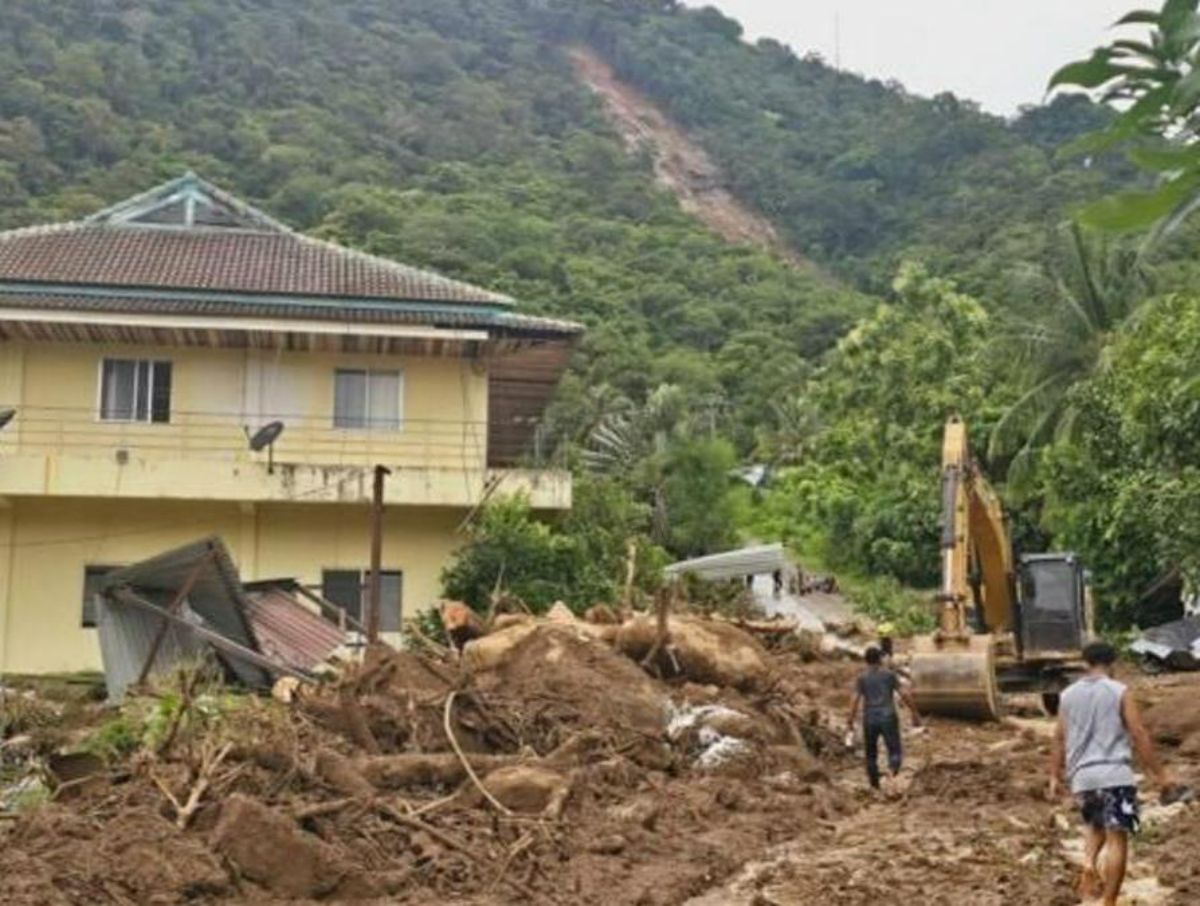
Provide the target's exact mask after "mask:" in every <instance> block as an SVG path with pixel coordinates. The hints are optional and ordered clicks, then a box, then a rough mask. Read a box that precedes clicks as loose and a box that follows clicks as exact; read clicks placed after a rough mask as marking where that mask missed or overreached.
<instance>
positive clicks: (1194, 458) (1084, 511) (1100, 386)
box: [1043, 294, 1200, 625]
mask: <svg viewBox="0 0 1200 906" xmlns="http://www.w3.org/2000/svg"><path fill="white" fill-rule="evenodd" d="M1198 343H1200V306H1198V305H1197V299H1196V297H1195V296H1194V295H1185V294H1178V295H1169V296H1165V297H1162V298H1160V299H1157V300H1155V301H1154V302H1152V303H1149V304H1148V305H1147V307H1146V309H1145V311H1144V312H1143V315H1142V316H1141V317H1140V318H1139V319H1138V320H1137V322H1136V323H1133V324H1129V325H1127V327H1126V328H1125V329H1124V330H1123V331H1122V332H1121V334H1120V335H1119V336H1118V337H1117V338H1116V340H1115V342H1114V343H1113V346H1112V349H1111V361H1112V365H1111V367H1110V368H1108V369H1107V370H1105V371H1104V372H1102V373H1100V374H1098V375H1096V376H1095V377H1093V379H1092V380H1090V381H1088V382H1086V383H1085V384H1082V385H1080V386H1079V387H1078V388H1077V389H1076V391H1075V394H1076V395H1077V400H1076V404H1077V406H1078V408H1079V411H1080V425H1079V430H1078V431H1077V433H1076V437H1075V439H1074V440H1073V441H1072V442H1066V441H1060V442H1059V443H1058V444H1056V445H1055V446H1054V447H1052V448H1051V449H1050V451H1049V453H1048V456H1047V463H1046V469H1045V474H1044V476H1043V482H1044V485H1045V488H1046V495H1047V497H1046V499H1047V506H1046V523H1047V525H1048V527H1050V528H1051V529H1052V530H1053V531H1054V532H1055V534H1056V537H1057V539H1058V541H1059V543H1060V546H1067V547H1074V548H1076V549H1078V550H1079V552H1080V553H1081V554H1083V555H1084V557H1085V558H1086V560H1087V562H1088V564H1089V566H1090V567H1091V568H1092V570H1093V572H1094V573H1095V575H1096V577H1097V586H1098V589H1099V590H1100V593H1101V594H1100V601H1101V604H1102V605H1103V607H1104V611H1103V612H1104V615H1105V617H1106V619H1108V620H1109V621H1110V622H1111V623H1113V624H1115V625H1129V624H1130V623H1134V622H1136V623H1140V624H1141V625H1152V624H1153V623H1155V622H1160V621H1162V620H1163V619H1165V618H1168V617H1170V616H1172V614H1170V613H1163V612H1161V611H1154V610H1146V593H1147V591H1148V590H1149V589H1150V588H1152V587H1153V586H1154V584H1155V583H1156V582H1157V580H1159V579H1160V578H1161V577H1162V576H1163V575H1165V574H1168V573H1171V572H1174V571H1179V572H1181V573H1182V574H1183V575H1185V576H1187V577H1188V578H1189V579H1190V580H1192V581H1193V582H1194V581H1195V579H1196V578H1200V379H1198V378H1197V354H1196V350H1197V349H1198V348H1200V346H1198V345H1197V344H1198Z"/></svg>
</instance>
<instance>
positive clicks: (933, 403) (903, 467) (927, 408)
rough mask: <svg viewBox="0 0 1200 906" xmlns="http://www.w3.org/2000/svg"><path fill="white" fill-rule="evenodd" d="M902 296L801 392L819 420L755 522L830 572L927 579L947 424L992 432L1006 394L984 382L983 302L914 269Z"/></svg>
mask: <svg viewBox="0 0 1200 906" xmlns="http://www.w3.org/2000/svg"><path fill="white" fill-rule="evenodd" d="M896 292H897V296H898V299H897V302H896V303H895V304H893V305H884V306H880V308H879V310H878V311H877V312H876V313H875V314H874V315H873V316H872V317H870V318H868V319H866V320H864V321H863V322H861V323H860V324H859V325H858V326H857V327H855V328H854V330H852V331H851V332H850V333H849V334H848V335H847V336H846V337H845V338H844V339H843V340H842V341H841V342H840V343H839V344H838V347H837V349H836V350H835V351H834V352H833V353H832V354H831V355H830V356H829V358H828V360H827V361H826V363H825V364H824V366H823V367H822V368H821V369H820V371H818V372H817V373H816V374H815V375H814V376H813V378H812V380H811V381H810V382H809V383H808V384H807V385H806V386H805V387H804V389H803V390H802V391H801V395H802V397H803V398H804V399H805V400H806V402H807V403H808V405H809V406H811V407H812V410H813V413H814V424H815V425H816V426H817V427H816V430H815V432H814V433H813V434H812V435H810V436H809V437H808V438H807V439H806V442H807V443H808V444H809V448H808V451H807V453H806V454H805V455H803V456H802V457H801V461H800V462H799V463H798V464H797V465H796V466H795V467H793V468H790V469H788V470H786V471H785V472H784V473H783V475H782V477H781V478H780V479H779V484H778V486H777V489H776V491H775V492H774V493H773V494H771V495H770V497H769V498H768V500H767V502H766V503H765V505H764V506H763V507H762V508H761V511H760V519H761V524H760V526H759V529H760V533H761V534H763V535H766V536H782V537H784V538H786V539H788V540H789V541H792V542H794V543H796V544H797V546H799V547H800V548H801V549H802V550H805V551H806V552H807V553H809V554H810V555H814V556H816V557H817V559H818V560H819V561H820V562H822V563H823V564H824V565H826V566H828V567H830V568H833V569H843V570H844V569H850V570H852V571H861V572H867V573H872V574H882V575H890V576H894V577H896V578H899V579H901V580H903V581H904V582H907V583H910V584H914V585H918V586H921V587H932V586H934V585H936V584H937V577H938V572H937V571H938V566H939V561H938V558H937V555H936V552H937V549H938V522H939V518H940V503H941V501H940V498H939V496H938V494H937V487H938V481H939V478H938V474H939V468H940V464H941V439H942V428H943V425H944V424H945V421H946V419H947V418H949V417H950V416H953V415H959V416H962V417H963V418H965V419H966V420H967V424H968V426H969V428H970V429H973V430H975V431H976V432H977V433H978V434H979V436H981V437H986V435H987V430H988V428H989V427H990V425H991V423H993V422H994V421H995V419H996V416H997V412H998V408H999V406H1000V404H1001V402H1002V400H1003V396H1002V393H1003V391H1002V390H1000V389H998V388H996V387H994V386H991V385H992V384H994V382H993V381H991V380H989V375H988V372H987V368H986V365H987V360H986V357H985V356H984V354H983V352H984V348H985V345H986V343H987V340H988V336H989V327H990V325H989V320H990V319H989V317H988V315H987V313H986V311H985V310H984V309H983V307H982V306H981V305H980V304H979V303H978V302H977V301H975V300H974V299H972V298H970V297H968V296H964V295H962V294H960V293H958V292H956V291H955V289H954V287H953V286H952V285H951V284H949V283H948V282H946V281H945V280H941V279H934V278H931V277H930V276H929V275H928V274H926V273H925V272H923V271H921V270H920V269H918V268H912V267H910V268H907V269H905V271H904V272H903V273H902V274H901V276H900V277H899V279H898V280H897V281H896Z"/></svg>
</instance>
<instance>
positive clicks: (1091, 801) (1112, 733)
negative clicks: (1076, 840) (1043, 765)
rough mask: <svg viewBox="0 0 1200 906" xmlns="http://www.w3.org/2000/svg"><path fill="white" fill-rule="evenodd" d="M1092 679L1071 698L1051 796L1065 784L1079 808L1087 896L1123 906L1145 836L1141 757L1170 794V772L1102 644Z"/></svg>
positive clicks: (1076, 686) (1087, 658) (1060, 731)
mask: <svg viewBox="0 0 1200 906" xmlns="http://www.w3.org/2000/svg"><path fill="white" fill-rule="evenodd" d="M1083 660H1084V663H1085V664H1087V668H1088V672H1087V675H1086V676H1084V677H1083V678H1081V679H1079V680H1077V681H1076V682H1075V683H1073V684H1072V685H1071V686H1070V687H1069V688H1068V689H1067V691H1066V692H1064V693H1063V695H1062V699H1061V704H1060V707H1059V714H1058V726H1057V730H1056V732H1055V737H1054V746H1053V752H1052V756H1051V764H1050V794H1051V798H1052V799H1057V798H1058V796H1059V795H1060V793H1061V792H1062V790H1063V788H1064V785H1066V784H1069V786H1070V791H1071V793H1072V794H1073V795H1074V796H1075V799H1076V801H1077V803H1078V805H1079V810H1080V814H1081V816H1082V819H1083V830H1084V864H1083V874H1082V876H1081V877H1080V881H1079V893H1080V896H1082V897H1083V899H1084V900H1093V901H1094V900H1095V899H1096V898H1102V902H1103V903H1104V906H1116V903H1117V899H1118V897H1119V896H1120V894H1121V886H1122V885H1123V884H1124V882H1125V869H1126V864H1127V862H1128V859H1129V838H1130V836H1131V835H1133V834H1135V833H1137V830H1138V826H1139V820H1140V815H1139V806H1138V791H1137V782H1136V780H1135V778H1134V774H1133V757H1134V753H1135V752H1136V753H1137V757H1138V761H1139V762H1140V764H1141V766H1142V768H1143V770H1144V771H1145V772H1146V773H1147V774H1148V775H1149V776H1150V778H1151V780H1152V781H1153V783H1154V784H1155V786H1157V787H1158V788H1159V789H1160V790H1162V791H1163V792H1164V793H1166V792H1167V791H1168V781H1167V775H1166V772H1165V771H1164V770H1163V766H1162V764H1161V762H1160V761H1159V759H1158V754H1157V753H1156V752H1155V750H1154V742H1153V740H1152V739H1151V738H1150V734H1149V732H1147V730H1146V725H1145V724H1144V723H1143V721H1142V716H1141V713H1140V711H1139V709H1138V706H1137V702H1135V701H1134V699H1133V696H1132V695H1131V694H1130V692H1129V689H1128V687H1127V686H1125V685H1124V684H1123V683H1119V682H1117V681H1116V680H1115V679H1113V666H1114V665H1115V664H1116V662H1117V650H1116V649H1115V648H1114V647H1113V646H1112V645H1110V644H1109V643H1108V642H1103V641H1097V642H1092V643H1090V644H1089V645H1087V646H1086V647H1085V648H1084V650H1083Z"/></svg>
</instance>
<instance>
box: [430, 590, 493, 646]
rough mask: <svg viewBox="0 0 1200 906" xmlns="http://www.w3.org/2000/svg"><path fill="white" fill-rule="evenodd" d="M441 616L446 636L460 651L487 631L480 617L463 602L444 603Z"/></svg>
mask: <svg viewBox="0 0 1200 906" xmlns="http://www.w3.org/2000/svg"><path fill="white" fill-rule="evenodd" d="M441 615H442V626H443V627H444V628H445V630H446V635H447V636H448V637H449V639H450V641H451V642H453V643H454V647H455V648H457V649H458V650H459V651H461V650H462V648H463V646H464V645H466V644H467V642H469V641H471V640H472V639H477V638H479V637H480V636H481V635H483V634H484V633H485V632H486V631H487V630H486V629H485V628H484V626H483V621H482V620H481V619H479V615H478V614H476V613H475V611H473V610H472V609H471V608H470V607H468V606H467V605H466V604H464V603H463V602H462V601H443V602H442V606H441Z"/></svg>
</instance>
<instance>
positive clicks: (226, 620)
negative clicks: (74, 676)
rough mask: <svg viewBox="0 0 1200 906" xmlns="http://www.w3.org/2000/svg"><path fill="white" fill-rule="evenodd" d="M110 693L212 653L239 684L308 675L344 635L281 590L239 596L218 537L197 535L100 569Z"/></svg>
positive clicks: (266, 684) (240, 590)
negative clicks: (110, 568) (128, 563)
mask: <svg viewBox="0 0 1200 906" xmlns="http://www.w3.org/2000/svg"><path fill="white" fill-rule="evenodd" d="M98 603H99V605H100V606H99V607H98V613H99V620H98V629H99V635H100V650H101V654H102V656H103V658H104V676H105V681H106V683H107V686H108V694H109V699H110V700H111V701H119V700H120V699H121V698H122V697H123V696H124V694H125V691H126V689H128V688H129V687H130V686H131V685H133V684H135V683H137V682H138V681H139V679H140V678H141V677H142V676H143V674H144V675H146V676H147V677H150V676H156V675H161V674H163V673H165V672H168V671H170V670H171V669H172V668H173V667H174V666H176V665H177V664H179V663H180V662H182V661H185V660H195V659H198V658H201V657H205V656H208V655H210V654H211V655H213V656H214V657H216V659H217V660H218V661H219V662H220V663H221V664H223V665H224V667H225V669H226V670H227V672H228V674H229V675H230V676H231V677H233V678H236V679H237V680H238V681H240V682H242V683H244V684H245V685H247V686H251V687H254V688H265V687H269V686H270V685H271V683H272V681H273V680H274V678H275V676H277V675H300V676H303V675H305V674H306V673H310V672H311V671H312V670H313V668H314V667H316V666H317V665H318V664H319V663H321V662H322V661H323V660H325V659H326V658H328V657H329V655H330V654H332V653H333V651H334V650H335V649H337V648H338V647H339V646H340V645H341V644H342V643H343V641H344V637H343V635H342V633H341V632H340V631H339V630H338V628H337V627H336V626H333V625H332V624H330V623H326V622H325V621H324V620H322V619H321V618H320V617H318V616H316V615H315V614H313V613H312V612H311V611H310V610H309V609H308V608H307V607H305V605H303V604H302V603H300V602H299V601H298V600H295V599H294V598H290V599H289V597H288V593H287V592H286V591H285V590H284V588H283V587H278V588H271V589H266V590H264V589H256V591H255V592H254V594H249V593H247V591H246V589H245V588H244V587H243V586H242V583H241V580H240V578H239V577H238V572H237V568H236V567H235V566H234V565H233V561H232V559H231V558H230V556H229V551H228V550H227V549H226V547H225V545H224V543H223V542H222V541H221V539H220V538H206V539H204V540H203V541H197V542H195V543H193V544H187V545H184V546H183V547H179V548H176V549H174V550H171V551H167V552H166V553H163V554H159V555H158V556H155V557H151V558H150V559H148V560H143V561H141V562H140V563H135V564H134V565H132V566H127V567H125V568H123V569H119V570H115V571H114V572H111V573H109V574H108V575H106V576H105V577H104V579H103V581H102V582H101V583H100V589H99V596H98Z"/></svg>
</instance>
